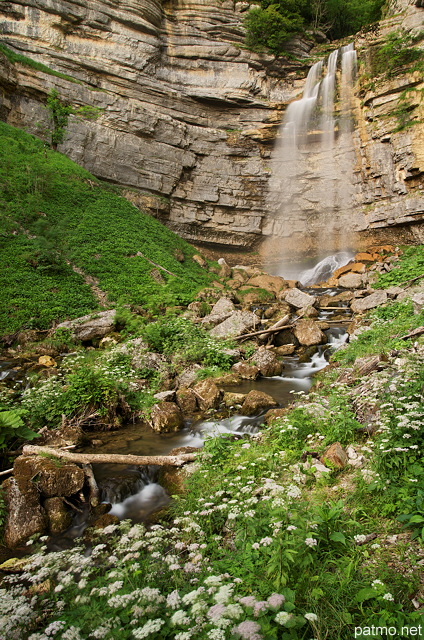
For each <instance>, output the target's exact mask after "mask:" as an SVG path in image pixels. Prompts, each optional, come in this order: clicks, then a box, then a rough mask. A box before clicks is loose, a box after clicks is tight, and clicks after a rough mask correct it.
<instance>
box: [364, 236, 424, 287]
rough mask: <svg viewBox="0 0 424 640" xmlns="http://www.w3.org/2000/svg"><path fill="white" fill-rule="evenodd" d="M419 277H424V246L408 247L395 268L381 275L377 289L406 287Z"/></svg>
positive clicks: (376, 285)
mask: <svg viewBox="0 0 424 640" xmlns="http://www.w3.org/2000/svg"><path fill="white" fill-rule="evenodd" d="M419 276H424V246H423V245H418V246H417V247H406V248H404V250H403V253H402V255H401V256H400V258H399V261H398V262H397V264H396V266H395V268H394V269H392V270H391V271H389V272H388V273H384V274H380V275H379V278H378V281H377V283H376V284H375V287H378V288H381V289H387V288H388V287H392V286H395V285H402V284H403V285H406V284H408V283H409V282H410V281H411V280H412V279H414V278H419ZM423 279H424V278H423Z"/></svg>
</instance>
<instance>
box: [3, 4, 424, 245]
mask: <svg viewBox="0 0 424 640" xmlns="http://www.w3.org/2000/svg"><path fill="white" fill-rule="evenodd" d="M396 2H397V3H398V5H399V3H400V5H401V6H400V7H399V6H394V7H392V8H393V10H400V11H401V13H400V14H399V15H397V16H394V17H392V18H389V19H387V20H386V21H384V22H383V23H382V25H381V28H380V31H379V32H377V33H373V32H369V33H366V34H363V35H360V36H359V37H358V39H357V44H358V46H359V48H360V50H361V56H364V60H365V59H366V56H367V53H366V52H367V51H368V50H369V49H370V47H372V46H375V43H376V42H377V41H378V38H382V37H384V34H385V33H387V31H388V30H393V29H397V28H403V29H417V28H418V25H419V24H420V23H421V22H422V16H423V15H424V12H423V9H420V8H419V7H417V6H415V0H414V4H409V2H408V0H396ZM392 4H395V3H392ZM246 7H247V3H243V2H237V3H234V2H233V1H232V0H224V1H222V2H221V0H166V1H164V2H163V3H161V2H159V0H128V1H127V2H123V1H121V0H118V1H115V2H110V0H97V1H94V2H91V1H90V2H88V0H28V1H26V2H23V1H20V0H17V1H16V2H2V3H1V4H0V15H1V17H2V26H1V31H2V36H1V41H2V42H4V43H5V44H6V45H8V46H9V47H12V48H13V50H15V51H17V52H19V53H22V54H24V55H26V56H28V57H29V58H31V59H33V60H36V61H38V62H42V63H44V64H46V65H48V66H49V67H50V68H51V69H53V70H55V71H58V72H61V73H62V74H66V75H67V76H69V79H66V78H65V77H57V76H54V75H50V74H48V73H44V72H42V71H38V70H35V69H32V68H29V67H27V66H25V65H23V64H19V63H15V64H13V65H12V64H11V63H9V61H8V60H7V59H6V58H5V57H4V56H3V55H2V54H1V52H0V90H1V105H0V118H2V119H4V120H6V121H7V122H9V123H10V124H13V125H15V126H18V127H24V128H26V129H27V130H28V131H30V132H31V133H35V134H36V135H41V136H43V135H46V131H47V130H48V128H49V127H51V124H50V122H49V113H48V110H47V109H46V106H45V104H46V98H47V95H48V93H49V91H50V90H51V89H52V88H56V89H57V90H58V92H59V94H60V96H61V98H62V99H63V100H65V101H68V102H70V103H72V104H73V105H74V106H75V107H84V106H90V107H95V108H96V109H95V111H94V112H93V111H91V113H87V111H84V110H81V112H80V115H74V116H71V118H70V120H69V126H68V129H67V135H66V139H65V141H64V142H63V144H61V145H60V146H59V150H60V151H62V152H63V153H65V154H67V155H69V156H70V157H71V158H72V159H73V160H75V161H76V162H78V163H80V164H81V165H83V166H84V167H86V168H87V169H88V170H90V171H91V172H92V173H94V174H95V175H97V176H98V177H100V178H102V179H105V180H108V181H111V182H114V183H117V184H119V185H122V186H125V187H127V193H126V195H127V197H129V198H130V199H131V200H132V201H133V202H134V203H135V204H136V205H137V206H140V207H144V208H146V207H147V208H149V209H150V210H151V211H152V213H153V214H154V215H157V216H158V217H159V218H160V219H161V220H162V221H163V222H165V223H166V224H167V225H168V226H170V227H171V228H173V229H174V230H175V231H177V232H178V233H180V234H181V235H182V236H184V237H185V238H188V239H190V240H200V241H207V242H213V243H224V244H227V245H234V246H239V247H251V246H253V245H254V244H255V243H256V242H258V241H259V240H260V239H261V238H263V234H264V233H265V234H269V233H270V228H271V227H270V224H269V212H268V211H267V206H268V205H267V192H268V185H269V178H270V175H271V167H270V163H269V158H270V155H271V150H272V147H273V145H274V140H275V137H276V136H277V131H278V126H277V125H278V124H279V122H281V119H282V114H283V112H284V109H285V107H286V105H287V103H288V102H290V101H291V100H293V99H294V98H296V97H298V96H299V95H300V93H301V90H302V85H303V78H304V77H305V75H306V72H307V68H308V66H309V65H308V64H306V63H305V62H302V61H301V58H302V56H307V54H308V52H309V51H310V49H311V48H312V46H313V42H312V41H311V42H310V43H308V42H300V41H299V42H297V43H294V45H295V47H296V48H295V53H296V56H297V61H293V60H286V59H284V58H279V59H276V58H275V57H273V56H268V55H265V54H263V55H258V54H255V53H251V52H249V51H246V50H245V49H243V48H241V47H240V44H241V43H242V41H243V37H244V33H243V26H242V20H243V12H244V11H245V10H246ZM405 87H413V88H414V91H415V93H414V94H412V93H411V95H410V97H411V98H412V97H413V95H416V98H414V100H416V102H417V106H416V108H415V109H414V113H413V119H414V121H417V122H418V121H419V120H420V119H421V116H422V102H421V103H420V104H418V101H419V98H420V96H421V95H422V93H420V91H421V90H422V81H421V79H420V78H417V77H409V76H406V75H405V76H402V77H399V78H397V79H395V80H392V81H390V82H387V83H378V86H377V87H376V86H374V87H373V88H372V90H371V89H369V90H368V91H366V92H365V93H364V89H363V88H362V91H363V93H364V95H363V96H362V103H360V102H359V99H358V115H357V119H358V133H357V135H356V156H355V158H356V160H355V162H356V165H355V176H356V179H355V185H354V189H353V192H352V199H353V201H354V216H353V218H352V219H353V222H354V223H353V227H354V228H355V229H357V230H360V231H363V232H365V231H367V232H368V231H369V230H370V229H371V230H373V229H377V228H383V229H385V228H387V227H388V226H395V227H396V228H398V227H399V225H400V226H401V227H402V229H404V228H405V229H406V228H408V229H409V228H414V229H419V225H418V226H417V225H416V224H414V223H416V222H419V221H420V220H421V218H422V216H423V213H424V206H423V185H422V172H423V163H424V158H423V151H422V148H423V147H422V135H423V133H422V127H420V126H419V125H418V124H417V125H416V126H414V127H410V128H407V129H405V130H403V131H399V132H395V129H396V118H394V117H393V113H394V111H396V108H397V105H398V101H399V99H400V96H401V94H402V91H403V90H404V88H405ZM420 114H421V115H420ZM420 136H421V138H420ZM420 140H421V143H420ZM318 206H319V203H318V204H317V207H318ZM411 223H413V224H412V225H411ZM291 231H292V228H291V225H290V224H289V225H286V228H285V230H284V235H290V233H291ZM407 235H408V237H409V236H410V234H409V232H408V234H407Z"/></svg>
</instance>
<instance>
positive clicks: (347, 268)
mask: <svg viewBox="0 0 424 640" xmlns="http://www.w3.org/2000/svg"><path fill="white" fill-rule="evenodd" d="M364 271H365V265H364V264H363V263H362V262H349V264H345V265H344V267H339V268H338V269H336V270H335V271H334V273H333V276H332V277H333V278H340V276H342V275H343V274H344V273H364Z"/></svg>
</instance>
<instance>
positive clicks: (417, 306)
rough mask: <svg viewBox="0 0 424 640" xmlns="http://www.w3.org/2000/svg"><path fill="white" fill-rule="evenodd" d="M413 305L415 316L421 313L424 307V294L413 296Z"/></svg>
mask: <svg viewBox="0 0 424 640" xmlns="http://www.w3.org/2000/svg"><path fill="white" fill-rule="evenodd" d="M412 304H413V305H414V314H416V315H418V314H419V313H421V311H422V310H423V307H424V293H423V292H421V293H416V294H415V295H413V296H412Z"/></svg>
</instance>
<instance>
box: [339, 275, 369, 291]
mask: <svg viewBox="0 0 424 640" xmlns="http://www.w3.org/2000/svg"><path fill="white" fill-rule="evenodd" d="M363 284H364V279H363V276H362V275H361V274H360V273H346V274H345V275H343V276H340V278H339V280H338V285H339V286H340V287H343V288H344V289H360V288H361V287H362V286H363Z"/></svg>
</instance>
